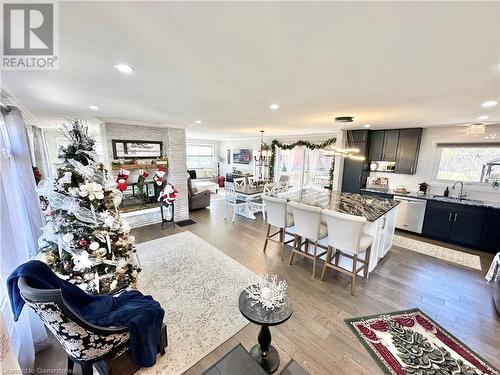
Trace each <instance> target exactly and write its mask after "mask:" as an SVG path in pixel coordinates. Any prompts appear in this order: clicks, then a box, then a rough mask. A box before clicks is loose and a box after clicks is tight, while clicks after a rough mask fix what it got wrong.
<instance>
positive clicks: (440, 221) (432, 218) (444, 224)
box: [422, 201, 454, 241]
mask: <svg viewBox="0 0 500 375" xmlns="http://www.w3.org/2000/svg"><path fill="white" fill-rule="evenodd" d="M453 209H454V205H450V204H447V203H441V202H434V201H428V202H427V208H426V210H425V218H424V226H423V227H422V234H423V235H424V236H426V237H431V238H435V239H437V240H443V241H448V239H449V238H450V232H451V225H452V221H451V219H452V218H453Z"/></svg>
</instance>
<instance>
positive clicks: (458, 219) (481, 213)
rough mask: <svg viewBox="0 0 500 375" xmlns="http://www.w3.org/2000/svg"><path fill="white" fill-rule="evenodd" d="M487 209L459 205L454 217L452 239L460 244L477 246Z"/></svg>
mask: <svg viewBox="0 0 500 375" xmlns="http://www.w3.org/2000/svg"><path fill="white" fill-rule="evenodd" d="M485 214H486V210H485V208H484V207H473V206H466V205H463V206H459V207H457V208H456V209H455V212H454V213H453V218H452V225H451V232H450V240H451V241H452V242H455V243H458V244H460V245H465V246H472V247H477V245H478V244H479V241H480V239H481V232H482V228H483V222H484V218H485Z"/></svg>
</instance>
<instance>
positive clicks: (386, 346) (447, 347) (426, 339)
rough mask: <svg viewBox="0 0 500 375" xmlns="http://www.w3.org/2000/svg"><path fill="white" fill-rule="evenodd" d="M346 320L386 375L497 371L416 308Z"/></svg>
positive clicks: (462, 374) (480, 374) (466, 374)
mask: <svg viewBox="0 0 500 375" xmlns="http://www.w3.org/2000/svg"><path fill="white" fill-rule="evenodd" d="M345 322H346V323H347V324H348V325H349V327H350V328H351V330H352V331H353V332H354V334H355V335H356V337H357V338H358V339H359V340H360V341H361V343H362V344H363V346H364V347H365V348H366V350H368V352H369V353H370V355H371V356H372V357H373V358H374V359H375V360H376V361H377V364H378V365H379V366H380V368H381V369H382V370H383V371H384V372H385V373H386V374H395V375H406V374H412V375H424V374H425V375H429V374H431V375H455V374H456V375H483V374H488V375H493V374H495V375H498V374H499V372H498V370H497V369H495V368H494V367H493V366H491V365H490V364H489V363H488V362H486V361H485V360H484V359H482V358H481V357H479V356H478V355H477V354H476V353H474V352H473V351H472V350H471V349H469V348H468V347H467V346H465V345H464V344H463V343H462V342H460V341H459V340H458V339H456V338H455V337H453V336H452V335H451V334H449V333H448V332H447V331H446V330H444V329H443V328H441V327H440V326H439V325H438V324H436V323H435V322H434V321H433V320H432V319H431V318H429V317H428V316H427V315H425V314H424V313H423V312H422V311H420V310H419V309H412V310H405V311H396V312H392V313H388V314H379V315H371V316H365V317H361V318H353V319H346V320H345Z"/></svg>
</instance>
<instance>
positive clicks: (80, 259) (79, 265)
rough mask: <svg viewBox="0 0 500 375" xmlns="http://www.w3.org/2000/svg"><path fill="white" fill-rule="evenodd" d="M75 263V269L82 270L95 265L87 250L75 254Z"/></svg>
mask: <svg viewBox="0 0 500 375" xmlns="http://www.w3.org/2000/svg"><path fill="white" fill-rule="evenodd" d="M73 263H74V264H75V266H74V267H73V271H82V270H84V269H87V268H91V267H92V266H93V265H94V262H92V261H91V260H90V259H89V253H87V251H85V250H83V251H82V252H81V253H80V254H76V255H74V256H73Z"/></svg>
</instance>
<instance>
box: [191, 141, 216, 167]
mask: <svg viewBox="0 0 500 375" xmlns="http://www.w3.org/2000/svg"><path fill="white" fill-rule="evenodd" d="M186 159H187V160H186V161H187V167H188V169H201V168H213V167H214V145H210V144H196V143H188V144H187V145H186Z"/></svg>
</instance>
